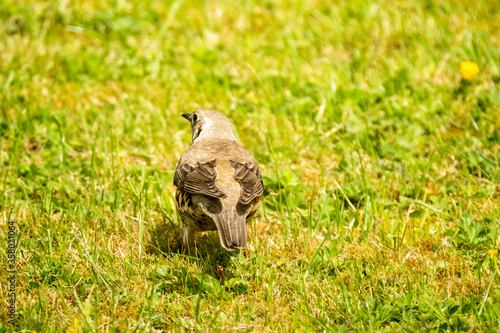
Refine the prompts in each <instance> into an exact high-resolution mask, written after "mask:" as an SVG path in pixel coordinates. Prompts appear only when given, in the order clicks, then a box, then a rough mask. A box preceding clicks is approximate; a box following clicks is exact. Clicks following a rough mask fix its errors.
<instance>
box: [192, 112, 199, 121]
mask: <svg viewBox="0 0 500 333" xmlns="http://www.w3.org/2000/svg"><path fill="white" fill-rule="evenodd" d="M197 121H198V115H197V114H196V113H195V114H193V123H195V122H197Z"/></svg>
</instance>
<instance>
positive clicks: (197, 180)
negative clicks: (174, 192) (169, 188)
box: [174, 160, 226, 198]
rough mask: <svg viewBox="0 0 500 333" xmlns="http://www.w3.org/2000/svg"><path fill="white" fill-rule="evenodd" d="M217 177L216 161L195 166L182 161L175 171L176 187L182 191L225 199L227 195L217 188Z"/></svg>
mask: <svg viewBox="0 0 500 333" xmlns="http://www.w3.org/2000/svg"><path fill="white" fill-rule="evenodd" d="M216 177H217V173H216V171H215V160H213V161H208V162H205V163H199V162H198V163H195V164H189V163H185V162H184V163H183V162H182V160H181V161H179V164H178V165H177V168H176V169H175V175H174V185H175V186H177V188H178V189H179V190H182V191H186V192H190V193H196V194H203V195H208V196H210V197H215V198H225V197H226V195H225V194H224V193H222V192H221V191H220V190H219V189H218V188H217V186H215V178H216Z"/></svg>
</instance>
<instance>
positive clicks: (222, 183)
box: [174, 109, 264, 251]
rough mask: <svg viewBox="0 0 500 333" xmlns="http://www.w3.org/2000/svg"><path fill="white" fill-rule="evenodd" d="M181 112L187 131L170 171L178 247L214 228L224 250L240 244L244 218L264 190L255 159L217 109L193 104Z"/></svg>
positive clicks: (254, 209) (244, 235)
mask: <svg viewBox="0 0 500 333" xmlns="http://www.w3.org/2000/svg"><path fill="white" fill-rule="evenodd" d="M182 117H184V118H186V119H187V120H188V121H189V122H190V123H191V134H192V143H191V146H190V147H189V148H188V149H187V150H186V151H185V152H184V153H183V154H182V156H181V158H180V159H179V161H178V163H177V165H176V168H175V174H174V185H175V187H176V188H177V189H176V193H175V199H176V200H175V202H176V208H177V212H178V213H179V216H180V218H181V220H182V222H183V223H184V232H183V236H182V243H183V247H184V249H186V248H187V249H189V248H192V247H193V245H194V235H195V233H197V232H200V231H207V230H217V231H218V233H219V238H220V243H221V245H222V247H224V248H225V249H226V250H228V251H235V250H237V249H244V248H246V246H247V222H248V221H249V220H251V219H252V218H253V217H255V216H256V215H257V213H258V210H259V207H260V205H261V198H262V194H263V192H264V183H263V181H262V174H261V171H260V169H259V165H258V163H257V160H256V159H255V157H254V156H253V155H252V153H250V152H249V151H248V150H246V149H245V148H243V147H242V146H240V145H239V144H238V142H237V141H236V136H235V135H234V132H233V129H232V127H231V123H230V122H229V120H228V118H227V117H226V116H225V115H224V114H222V113H221V112H219V111H215V110H208V109H198V110H196V111H194V112H193V113H184V114H182Z"/></svg>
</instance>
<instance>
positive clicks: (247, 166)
mask: <svg viewBox="0 0 500 333" xmlns="http://www.w3.org/2000/svg"><path fill="white" fill-rule="evenodd" d="M230 162H231V166H232V167H233V172H234V179H236V181H237V182H238V183H240V184H241V188H242V190H241V196H240V199H239V202H240V203H241V204H243V205H247V204H249V203H250V201H252V200H253V199H254V198H256V197H259V196H261V195H262V193H263V192H264V184H263V183H262V174H261V173H260V169H259V166H258V165H257V163H252V162H248V163H240V162H236V161H230Z"/></svg>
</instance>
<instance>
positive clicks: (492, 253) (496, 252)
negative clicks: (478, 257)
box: [488, 249, 498, 257]
mask: <svg viewBox="0 0 500 333" xmlns="http://www.w3.org/2000/svg"><path fill="white" fill-rule="evenodd" d="M488 254H489V255H490V256H492V257H494V256H496V255H497V254H498V250H497V249H491V250H488Z"/></svg>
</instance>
